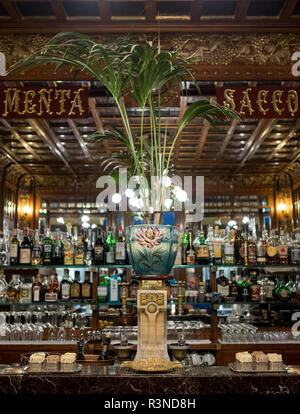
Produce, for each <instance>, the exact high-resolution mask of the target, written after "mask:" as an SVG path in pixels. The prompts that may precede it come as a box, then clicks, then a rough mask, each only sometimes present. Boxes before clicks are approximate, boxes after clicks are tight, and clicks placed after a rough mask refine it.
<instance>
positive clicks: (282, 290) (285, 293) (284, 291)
mask: <svg viewBox="0 0 300 414" xmlns="http://www.w3.org/2000/svg"><path fill="white" fill-rule="evenodd" d="M274 294H275V296H276V297H277V299H279V300H280V301H282V302H288V301H289V300H290V298H291V294H292V292H291V291H290V289H289V288H288V287H287V286H286V284H285V283H284V282H283V280H279V281H278V283H277V285H276V286H275V289H274Z"/></svg>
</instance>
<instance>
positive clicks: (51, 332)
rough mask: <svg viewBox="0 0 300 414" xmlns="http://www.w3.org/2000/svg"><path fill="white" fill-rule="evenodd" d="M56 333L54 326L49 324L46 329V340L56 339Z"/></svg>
mask: <svg viewBox="0 0 300 414" xmlns="http://www.w3.org/2000/svg"><path fill="white" fill-rule="evenodd" d="M56 340H57V335H56V328H54V326H51V328H49V330H48V341H56Z"/></svg>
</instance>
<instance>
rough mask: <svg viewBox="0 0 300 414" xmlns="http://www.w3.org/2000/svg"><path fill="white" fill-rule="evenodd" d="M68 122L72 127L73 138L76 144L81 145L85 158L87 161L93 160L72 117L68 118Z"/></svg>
mask: <svg viewBox="0 0 300 414" xmlns="http://www.w3.org/2000/svg"><path fill="white" fill-rule="evenodd" d="M68 124H69V126H70V128H71V129H72V131H73V134H74V136H75V138H76V139H77V141H78V144H79V145H80V147H81V149H82V151H83V153H84V155H85V156H86V158H87V159H88V160H89V161H93V159H92V157H91V155H90V153H89V150H88V149H87V146H86V143H85V142H84V140H83V139H82V137H81V135H80V133H79V131H78V129H77V127H76V125H75V122H74V121H73V120H72V119H68Z"/></svg>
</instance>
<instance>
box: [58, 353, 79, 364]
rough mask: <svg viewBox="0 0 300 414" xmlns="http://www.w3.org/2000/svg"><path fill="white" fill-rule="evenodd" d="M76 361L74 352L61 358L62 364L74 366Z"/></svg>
mask: <svg viewBox="0 0 300 414" xmlns="http://www.w3.org/2000/svg"><path fill="white" fill-rule="evenodd" d="M75 361H76V354H75V353H73V352H66V353H65V354H63V355H62V356H61V357H60V362H61V363H62V364H73V363H74V362H75Z"/></svg>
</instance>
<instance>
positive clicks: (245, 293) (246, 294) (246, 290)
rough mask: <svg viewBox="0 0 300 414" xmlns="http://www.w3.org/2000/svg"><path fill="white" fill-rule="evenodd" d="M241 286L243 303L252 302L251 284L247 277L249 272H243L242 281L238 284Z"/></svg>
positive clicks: (240, 294)
mask: <svg viewBox="0 0 300 414" xmlns="http://www.w3.org/2000/svg"><path fill="white" fill-rule="evenodd" d="M238 285H239V296H240V300H241V301H242V302H249V300H250V283H249V281H248V277H247V271H246V270H242V271H241V279H240V281H239V283H238Z"/></svg>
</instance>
